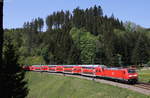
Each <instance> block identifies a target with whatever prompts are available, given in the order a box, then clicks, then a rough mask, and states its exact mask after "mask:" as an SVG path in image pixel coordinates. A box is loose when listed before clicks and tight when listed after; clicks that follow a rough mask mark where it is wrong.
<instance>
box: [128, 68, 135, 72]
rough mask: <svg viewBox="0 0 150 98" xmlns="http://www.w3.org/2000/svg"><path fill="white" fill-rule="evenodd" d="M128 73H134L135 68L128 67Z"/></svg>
mask: <svg viewBox="0 0 150 98" xmlns="http://www.w3.org/2000/svg"><path fill="white" fill-rule="evenodd" d="M128 73H136V71H135V69H128Z"/></svg>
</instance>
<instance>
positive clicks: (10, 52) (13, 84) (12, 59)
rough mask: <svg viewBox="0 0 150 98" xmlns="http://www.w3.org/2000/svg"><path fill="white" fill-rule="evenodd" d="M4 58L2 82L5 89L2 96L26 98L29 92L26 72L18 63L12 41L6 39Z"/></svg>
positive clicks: (6, 97) (5, 97) (4, 97)
mask: <svg viewBox="0 0 150 98" xmlns="http://www.w3.org/2000/svg"><path fill="white" fill-rule="evenodd" d="M4 44H5V47H4V60H3V66H2V74H1V79H0V83H1V86H2V88H3V90H2V91H1V93H0V95H1V96H0V97H1V98H25V97H26V96H27V94H28V88H27V86H26V85H27V82H26V81H25V80H24V78H25V72H24V71H23V69H22V67H21V66H20V65H19V64H18V55H17V54H16V50H15V48H14V46H13V44H12V43H11V40H7V41H5V43H4Z"/></svg>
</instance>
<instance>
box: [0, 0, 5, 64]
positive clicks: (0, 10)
mask: <svg viewBox="0 0 150 98" xmlns="http://www.w3.org/2000/svg"><path fill="white" fill-rule="evenodd" d="M3 1H4V0H0V67H1V64H2V48H3V33H4V31H3V3H4V2H3Z"/></svg>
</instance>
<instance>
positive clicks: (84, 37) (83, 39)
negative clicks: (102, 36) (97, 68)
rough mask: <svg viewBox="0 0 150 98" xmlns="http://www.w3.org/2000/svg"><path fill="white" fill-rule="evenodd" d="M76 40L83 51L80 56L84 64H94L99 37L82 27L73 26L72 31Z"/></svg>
mask: <svg viewBox="0 0 150 98" xmlns="http://www.w3.org/2000/svg"><path fill="white" fill-rule="evenodd" d="M70 34H71V35H72V38H73V40H74V42H75V43H76V45H77V47H78V48H79V50H80V51H81V54H80V57H81V62H82V63H83V64H93V63H94V58H95V50H96V41H97V37H96V36H94V35H92V34H91V33H90V32H86V31H84V30H82V29H80V30H76V29H75V28H73V29H72V30H71V32H70Z"/></svg>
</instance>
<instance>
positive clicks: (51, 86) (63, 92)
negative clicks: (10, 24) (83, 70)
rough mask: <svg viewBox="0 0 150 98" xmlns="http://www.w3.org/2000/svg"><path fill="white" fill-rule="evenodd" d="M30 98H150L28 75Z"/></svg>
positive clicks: (68, 79) (80, 82)
mask: <svg viewBox="0 0 150 98" xmlns="http://www.w3.org/2000/svg"><path fill="white" fill-rule="evenodd" d="M27 79H28V82H29V89H30V92H29V95H28V98H150V97H148V96H146V95H142V94H139V93H136V92H134V91H129V90H127V89H123V88H118V87H115V86H110V85H106V84H101V83H97V82H94V81H90V80H84V79H79V78H73V77H65V76H56V75H48V74H46V73H42V74H41V73H34V72H29V73H27Z"/></svg>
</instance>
